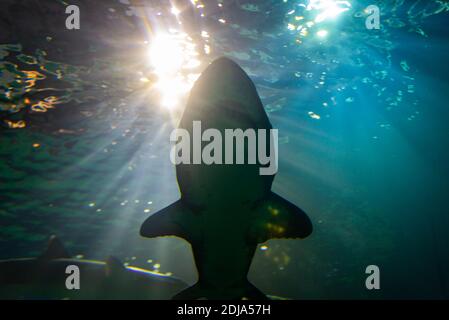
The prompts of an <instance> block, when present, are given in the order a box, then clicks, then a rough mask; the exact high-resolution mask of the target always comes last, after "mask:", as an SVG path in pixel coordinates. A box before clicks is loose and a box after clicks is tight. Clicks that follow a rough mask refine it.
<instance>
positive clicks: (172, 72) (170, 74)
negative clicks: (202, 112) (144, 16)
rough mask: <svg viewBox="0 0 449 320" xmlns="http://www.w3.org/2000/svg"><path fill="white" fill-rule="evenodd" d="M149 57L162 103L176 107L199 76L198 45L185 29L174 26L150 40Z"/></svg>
mask: <svg viewBox="0 0 449 320" xmlns="http://www.w3.org/2000/svg"><path fill="white" fill-rule="evenodd" d="M150 43H151V46H150V50H149V57H150V62H151V64H152V66H153V69H154V72H155V74H156V77H157V82H156V84H155V88H157V90H158V91H159V93H160V95H161V101H160V102H161V105H162V106H164V107H165V108H167V109H173V108H175V107H176V106H178V105H179V104H180V102H181V101H182V100H183V98H185V97H186V95H187V93H188V92H189V91H190V89H191V88H192V86H193V83H194V82H195V81H196V79H197V78H198V76H199V71H198V67H199V66H200V65H201V62H200V60H199V58H198V52H197V50H196V45H195V44H194V43H193V41H192V39H191V38H190V37H189V36H188V35H187V34H185V33H182V32H177V31H174V30H171V31H170V32H169V33H165V34H160V35H157V36H156V37H155V38H154V39H153V40H152V41H151V42H150Z"/></svg>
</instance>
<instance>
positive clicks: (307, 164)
mask: <svg viewBox="0 0 449 320" xmlns="http://www.w3.org/2000/svg"><path fill="white" fill-rule="evenodd" d="M74 2H76V3H77V4H79V5H80V10H81V28H80V30H67V29H66V28H65V19H66V18H67V15H66V14H64V9H65V5H64V3H63V2H62V1H50V0H48V1H44V0H42V1H37V2H34V1H26V0H25V1H11V0H3V1H2V2H1V4H0V9H1V10H0V29H1V30H2V32H1V34H0V44H1V45H0V58H1V60H0V120H1V122H0V123H1V126H0V156H1V158H0V159H1V161H0V226H1V227H0V258H12V257H23V256H33V255H37V254H39V252H41V251H42V250H43V248H44V247H45V243H46V241H47V239H48V237H49V235H51V234H57V235H58V236H59V237H60V238H61V239H62V241H63V242H64V243H65V245H66V246H67V249H68V250H69V251H70V252H71V253H72V254H73V255H82V256H85V257H88V258H92V259H104V258H105V257H107V256H108V255H109V254H113V255H115V256H117V257H119V258H120V259H122V260H123V261H124V262H125V263H128V264H131V265H136V266H140V267H144V268H148V269H151V270H153V269H154V270H159V271H160V272H162V273H167V272H170V273H173V274H174V275H176V276H178V277H180V278H182V279H183V280H185V281H187V282H189V283H193V282H194V281H195V279H196V271H195V268H194V265H193V259H192V257H191V252H190V247H189V245H188V244H187V243H185V242H183V241H182V240H180V239H173V238H165V239H152V240H148V239H143V238H141V237H139V233H138V230H139V227H140V224H141V223H142V221H143V220H144V219H145V218H146V217H147V216H148V215H150V214H151V213H153V212H156V211H157V210H159V209H161V208H163V207H165V206H166V205H168V204H170V203H171V202H172V201H174V200H176V199H177V198H178V196H179V191H178V188H177V184H176V178H175V171H174V167H173V165H172V164H171V162H170V160H169V150H170V145H169V134H170V131H171V130H172V129H173V128H174V127H175V125H176V121H177V120H178V119H179V116H180V114H181V113H182V110H183V107H184V103H185V99H186V97H187V94H188V89H189V88H190V86H191V85H192V83H193V82H194V80H195V79H196V77H197V76H198V74H199V73H200V72H201V71H202V70H203V69H204V68H205V67H206V66H207V64H208V63H209V62H210V61H212V60H213V59H214V58H216V57H219V56H222V55H225V56H228V57H230V58H232V59H234V60H235V61H236V62H238V63H239V64H240V65H241V66H242V67H243V68H244V69H245V71H247V73H248V74H249V75H250V77H251V78H252V79H253V81H254V82H255V84H256V86H257V89H258V92H259V94H260V96H261V98H262V101H263V103H264V105H265V108H266V110H267V112H268V115H269V118H270V120H271V122H272V124H273V126H274V127H276V128H278V129H279V134H280V154H279V161H280V168H279V173H278V175H277V176H276V178H275V182H274V187H273V189H274V190H275V191H276V192H277V193H279V194H282V195H283V196H285V197H286V198H287V199H289V200H290V201H292V202H294V203H296V204H298V205H299V206H300V207H301V208H302V209H304V210H305V211H306V212H307V213H308V214H309V216H310V217H311V219H312V221H313V223H314V227H315V229H314V234H313V235H312V236H311V237H309V238H308V239H306V240H303V241H296V240H276V241H275V240H271V241H269V242H268V243H266V244H263V246H261V247H260V250H258V252H257V254H256V257H255V259H254V261H253V265H252V268H251V272H250V279H251V281H253V282H254V283H255V284H256V285H257V286H258V287H259V288H260V289H261V290H263V291H264V292H266V293H269V294H273V295H279V296H283V297H288V298H294V299H310V298H318V299H329V298H370V299H371V298H372V299H378V298H448V297H449V274H448V272H447V270H449V211H448V209H447V201H446V199H447V190H448V187H449V186H448V177H449V170H448V165H447V163H449V153H448V151H447V150H449V149H448V148H447V147H449V135H448V133H449V132H448V129H447V120H448V119H449V112H448V109H447V103H446V101H447V97H448V92H449V79H448V74H449V64H448V63H447V52H449V50H448V49H449V42H448V40H449V34H448V32H447V28H446V24H447V18H448V10H449V4H448V3H447V2H446V1H435V0H432V1H420V0H412V1H400V0H396V1H375V3H374V1H354V0H353V1H347V2H346V1H308V0H297V1H292V0H288V1H282V0H278V1H250V0H248V1H243V0H241V1H237V0H235V1H232V0H230V1H215V0H211V1H193V2H191V1H172V2H171V3H170V2H169V1H147V6H146V7H143V6H139V7H130V6H129V5H126V1H122V3H120V2H119V1H112V0H111V1H98V2H97V1H95V3H93V2H92V1H90V2H89V1H81V0H79V1H74ZM140 2H141V3H145V1H143V0H142V1H140ZM193 3H195V4H193ZM220 4H221V5H220ZM370 4H376V5H377V6H378V7H379V9H380V14H381V15H380V29H379V30H376V29H374V30H368V29H367V28H366V26H365V20H366V19H367V17H368V15H369V14H368V13H366V12H365V11H364V9H365V8H366V7H367V6H368V5H370ZM320 5H321V7H320ZM61 12H62V14H61ZM320 14H321V16H320V17H321V18H322V19H324V20H323V21H321V20H320V19H317V17H318V16H319V15H320ZM323 14H324V15H323ZM332 15H334V16H333V17H331V16H332ZM304 29H306V31H304ZM372 264H374V265H377V266H379V268H380V271H381V289H380V290H375V291H369V290H367V289H366V288H365V279H366V276H367V275H366V274H365V268H366V267H367V266H368V265H372Z"/></svg>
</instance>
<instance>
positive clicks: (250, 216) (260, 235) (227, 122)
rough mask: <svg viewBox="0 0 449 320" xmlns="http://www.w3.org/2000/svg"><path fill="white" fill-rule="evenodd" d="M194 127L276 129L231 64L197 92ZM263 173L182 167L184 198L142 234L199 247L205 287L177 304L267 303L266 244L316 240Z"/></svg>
mask: <svg viewBox="0 0 449 320" xmlns="http://www.w3.org/2000/svg"><path fill="white" fill-rule="evenodd" d="M193 121H201V125H202V127H204V129H207V128H215V129H217V130H220V131H221V132H223V131H224V130H225V129H237V128H240V129H242V130H246V129H248V128H252V129H255V130H257V129H266V130H270V129H272V126H271V124H270V121H269V119H268V117H267V114H266V112H265V110H264V108H263V105H262V102H261V100H260V98H259V95H258V94H257V91H256V87H255V85H254V84H253V82H252V81H251V79H250V78H249V77H248V76H247V74H246V73H245V71H243V69H241V68H240V67H239V66H238V65H237V64H236V63H235V62H233V61H232V60H230V59H228V58H219V59H217V60H215V61H214V62H213V63H212V64H210V65H209V66H208V67H207V68H206V70H205V71H204V72H203V73H202V74H201V76H200V78H199V79H198V80H197V82H196V83H195V85H194V87H193V88H192V91H191V93H190V97H189V100H188V102H187V106H186V109H185V111H184V114H183V116H182V119H181V121H180V124H179V128H182V129H186V130H187V131H188V132H189V133H190V135H192V130H193V124H192V123H193ZM267 140H268V139H267ZM191 143H192V142H191ZM268 143H269V140H268V141H267V144H268ZM265 150H269V148H266V149H265ZM260 167H261V165H260V164H238V165H226V164H211V165H206V164H179V165H177V166H176V175H177V180H178V185H179V189H180V192H181V198H180V199H179V200H178V201H176V202H175V203H173V204H171V205H169V206H168V207H166V208H165V209H162V210H161V211H159V212H157V213H155V214H153V215H152V216H150V217H149V218H148V219H147V220H145V222H144V223H143V224H142V227H141V230H140V234H141V235H142V236H144V237H148V238H154V237H162V236H176V237H180V238H183V239H185V240H187V241H188V242H189V243H190V244H191V246H192V251H193V255H194V259H195V263H196V267H197V270H198V282H197V283H196V284H195V285H193V286H192V287H190V288H187V289H186V290H184V291H182V292H180V293H179V294H177V295H176V296H175V297H174V299H199V298H206V299H242V298H247V299H266V296H265V295H264V294H263V293H262V292H261V291H259V290H258V289H257V288H256V287H255V286H254V285H252V284H251V283H250V282H249V281H248V279H247V274H248V271H249V268H250V264H251V261H252V258H253V256H254V253H255V250H256V248H257V246H258V244H260V243H263V242H266V241H267V240H269V239H273V238H305V237H307V236H309V235H310V234H311V232H312V223H311V221H310V219H309V218H308V216H307V215H306V214H305V213H304V212H303V211H302V210H301V209H300V208H298V207H297V206H295V205H294V204H292V203H291V202H289V201H287V200H286V199H284V198H282V197H281V196H279V195H277V194H275V193H273V192H272V191H271V185H272V182H273V179H274V175H260V174H259V168H260Z"/></svg>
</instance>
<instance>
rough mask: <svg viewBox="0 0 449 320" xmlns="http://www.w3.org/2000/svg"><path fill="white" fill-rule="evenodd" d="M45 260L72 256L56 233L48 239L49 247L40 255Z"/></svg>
mask: <svg viewBox="0 0 449 320" xmlns="http://www.w3.org/2000/svg"><path fill="white" fill-rule="evenodd" d="M39 258H40V259H44V260H51V259H62V258H70V255H69V254H68V252H67V250H66V249H65V247H64V245H63V244H62V242H61V240H59V238H58V237H57V236H55V235H52V236H51V237H50V239H49V240H48V246H47V249H46V250H45V251H44V253H42V254H41V255H40V257H39Z"/></svg>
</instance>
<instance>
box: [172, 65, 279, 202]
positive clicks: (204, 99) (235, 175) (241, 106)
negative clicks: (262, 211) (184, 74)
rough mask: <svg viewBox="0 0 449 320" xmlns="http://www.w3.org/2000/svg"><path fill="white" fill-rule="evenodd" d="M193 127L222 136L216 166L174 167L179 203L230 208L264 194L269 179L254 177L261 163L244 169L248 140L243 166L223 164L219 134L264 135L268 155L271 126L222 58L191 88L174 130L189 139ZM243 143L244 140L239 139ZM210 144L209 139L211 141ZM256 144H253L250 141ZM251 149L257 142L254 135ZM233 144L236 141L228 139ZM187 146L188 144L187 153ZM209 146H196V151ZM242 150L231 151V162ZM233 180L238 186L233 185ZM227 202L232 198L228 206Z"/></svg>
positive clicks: (252, 92)
mask: <svg viewBox="0 0 449 320" xmlns="http://www.w3.org/2000/svg"><path fill="white" fill-rule="evenodd" d="M194 122H196V123H201V130H202V132H204V131H206V130H207V129H214V130H218V131H219V132H220V133H221V136H222V141H221V142H222V144H221V153H222V155H223V163H221V164H179V165H178V166H177V168H176V169H177V179H178V183H179V187H180V190H181V193H182V195H183V198H184V200H185V201H186V202H188V203H191V204H192V205H197V206H206V205H208V206H214V205H216V206H220V207H222V206H223V205H224V204H230V203H234V204H237V205H241V204H242V203H253V202H255V201H257V200H259V199H261V198H262V197H263V196H264V195H265V194H266V193H268V192H269V191H270V188H271V184H272V181H273V178H274V174H273V175H267V176H262V175H260V170H259V168H260V167H261V164H260V163H258V161H256V163H254V164H249V163H248V162H247V160H248V140H245V147H244V149H243V152H245V163H244V164H235V162H234V164H225V163H224V162H225V161H224V158H225V153H226V148H225V146H224V144H225V142H226V143H227V142H228V141H224V140H225V139H226V133H225V130H229V129H232V130H235V129H241V130H242V131H243V132H246V130H247V129H252V130H253V132H255V133H256V134H257V132H258V131H259V130H260V129H262V130H265V132H266V136H265V137H266V139H265V141H263V144H264V145H265V147H266V149H265V150H267V152H269V150H270V149H269V146H268V145H269V142H270V140H269V138H270V137H269V134H270V129H272V126H271V124H270V121H269V120H268V117H267V114H266V112H265V109H264V107H263V105H262V102H261V100H260V98H259V95H258V93H257V90H256V87H255V86H254V84H253V82H252V81H251V79H250V78H249V77H248V75H247V74H246V73H245V71H244V70H243V69H242V68H241V67H240V66H238V65H237V64H236V63H235V62H233V61H232V60H230V59H228V58H219V59H217V60H215V61H214V62H213V63H212V64H210V65H209V66H208V67H207V69H206V70H205V71H204V72H203V73H202V75H201V76H200V78H199V79H198V80H197V82H196V83H195V85H194V87H193V89H192V91H191V94H190V97H189V100H188V103H187V106H186V109H185V111H184V114H183V116H182V119H181V122H180V125H179V128H180V129H185V130H187V131H188V132H189V134H190V136H191V137H193V131H194V128H193V127H194V125H193V124H194ZM245 139H246V138H245ZM212 140H214V139H212V138H211V139H210V141H212ZM256 140H257V142H256ZM256 140H255V141H254V142H256V143H255V146H254V147H255V148H257V143H259V141H258V140H259V137H258V136H256ZM233 141H234V142H235V143H236V140H233ZM193 143H194V142H193V141H192V142H191V145H192V148H191V149H193V148H194V146H193ZM208 143H209V142H204V141H203V142H202V145H201V146H202V147H204V146H205V145H207V144H208ZM241 151H242V150H237V149H236V144H234V147H233V159H234V160H235V159H236V154H237V152H241ZM237 181H238V183H236V182H237ZM229 199H233V201H232V202H230V201H229Z"/></svg>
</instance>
